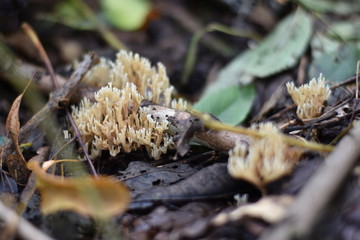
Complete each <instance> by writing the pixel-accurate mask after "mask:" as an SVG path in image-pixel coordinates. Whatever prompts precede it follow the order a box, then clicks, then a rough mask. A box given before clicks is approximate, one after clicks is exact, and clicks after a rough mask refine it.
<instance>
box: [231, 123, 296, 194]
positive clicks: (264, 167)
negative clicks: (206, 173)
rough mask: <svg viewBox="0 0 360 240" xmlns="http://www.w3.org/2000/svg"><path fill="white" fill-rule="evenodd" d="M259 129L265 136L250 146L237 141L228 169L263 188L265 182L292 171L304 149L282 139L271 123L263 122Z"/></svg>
mask: <svg viewBox="0 0 360 240" xmlns="http://www.w3.org/2000/svg"><path fill="white" fill-rule="evenodd" d="M253 128H254V127H253ZM258 130H259V131H260V132H261V133H263V134H265V136H264V137H263V138H261V139H254V140H253V141H252V142H251V144H250V146H249V147H248V146H247V145H246V144H244V143H238V144H237V145H236V146H235V147H234V148H233V149H232V150H230V151H229V163H228V171H229V173H230V175H231V176H233V177H234V178H238V179H243V180H246V181H249V182H251V183H253V184H254V185H255V186H257V187H259V188H260V189H261V190H263V188H264V186H265V185H266V184H268V183H270V182H272V181H274V180H276V179H279V178H280V177H282V176H284V175H286V174H289V173H290V172H291V170H292V169H293V168H294V166H295V164H296V162H297V161H298V160H299V159H300V156H301V154H302V151H301V150H300V149H298V148H296V147H290V146H289V145H287V144H286V143H285V142H283V140H282V138H281V133H280V131H279V130H278V129H277V127H276V126H275V125H273V124H272V123H264V124H260V125H259V126H258Z"/></svg>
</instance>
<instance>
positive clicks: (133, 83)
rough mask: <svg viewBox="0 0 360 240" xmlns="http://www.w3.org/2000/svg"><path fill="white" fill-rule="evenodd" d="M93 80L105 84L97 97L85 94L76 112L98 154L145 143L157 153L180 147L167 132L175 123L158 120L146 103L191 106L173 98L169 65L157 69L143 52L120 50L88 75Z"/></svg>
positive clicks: (90, 148) (156, 156)
mask: <svg viewBox="0 0 360 240" xmlns="http://www.w3.org/2000/svg"><path fill="white" fill-rule="evenodd" d="M86 81H87V83H91V82H92V83H94V84H96V85H97V86H99V87H100V86H102V85H106V86H103V87H102V88H101V89H100V90H99V91H98V92H96V93H95V102H91V101H90V100H89V99H88V98H84V99H83V100H82V101H81V103H80V105H79V106H78V107H73V111H72V115H73V118H74V121H75V122H76V124H77V126H78V128H79V131H80V133H81V134H82V137H83V140H84V142H85V143H86V145H87V146H86V147H87V149H88V151H89V152H90V154H91V156H92V157H96V156H98V155H100V153H101V150H109V152H110V154H111V155H112V156H115V155H117V154H118V153H119V152H131V151H135V150H139V149H141V148H145V149H146V150H147V152H148V153H149V154H150V155H151V156H152V157H153V158H154V159H159V158H160V156H161V154H163V153H166V152H167V150H168V149H169V148H170V149H171V148H174V146H175V145H174V141H173V138H172V136H171V135H170V134H169V133H167V132H166V131H167V130H168V128H169V122H168V121H167V120H166V119H163V120H162V121H157V119H153V116H151V114H148V113H147V112H145V111H144V110H143V109H142V107H141V106H140V104H141V101H142V100H149V101H151V102H154V103H156V104H160V105H162V106H166V107H173V108H177V109H180V110H183V109H185V108H186V102H185V101H183V100H175V99H172V97H171V94H172V92H173V87H172V86H171V85H170V84H169V79H168V77H167V75H166V71H165V67H164V66H163V65H162V64H158V67H157V70H156V69H155V68H153V67H151V65H150V62H149V61H148V60H147V59H145V58H142V57H140V56H139V55H138V54H133V53H127V52H125V51H120V52H119V53H118V55H117V60H116V62H111V61H108V60H105V59H103V60H101V62H100V63H99V64H98V65H97V66H95V68H94V69H92V70H91V71H90V72H89V73H88V74H87V77H86Z"/></svg>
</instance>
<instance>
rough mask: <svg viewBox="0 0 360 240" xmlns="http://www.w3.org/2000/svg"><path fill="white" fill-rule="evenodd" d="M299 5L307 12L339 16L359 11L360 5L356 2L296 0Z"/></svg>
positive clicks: (355, 0)
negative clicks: (328, 13)
mask: <svg viewBox="0 0 360 240" xmlns="http://www.w3.org/2000/svg"><path fill="white" fill-rule="evenodd" d="M298 2H299V3H300V4H302V5H303V6H304V7H306V8H307V9H309V10H312V11H315V12H322V13H327V12H331V13H336V14H340V15H347V14H350V13H356V12H359V11H360V4H359V1H358V0H346V1H343V0H338V1H329V0H316V1H314V0H298Z"/></svg>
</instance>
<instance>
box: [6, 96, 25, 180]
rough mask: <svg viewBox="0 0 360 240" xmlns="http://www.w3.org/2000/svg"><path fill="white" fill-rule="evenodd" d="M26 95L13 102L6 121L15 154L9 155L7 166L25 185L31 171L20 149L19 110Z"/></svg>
mask: <svg viewBox="0 0 360 240" xmlns="http://www.w3.org/2000/svg"><path fill="white" fill-rule="evenodd" d="M23 95H24V93H21V94H20V95H19V96H18V97H17V98H16V99H15V101H14V102H13V104H12V106H11V108H10V112H9V114H8V117H7V119H6V132H7V135H8V136H9V135H10V136H11V139H12V141H13V146H14V148H15V153H14V154H12V155H8V156H6V157H7V166H8V168H9V173H10V175H11V176H12V177H13V178H14V179H15V181H16V182H17V183H19V184H25V183H26V181H27V179H28V177H29V175H30V171H29V170H28V168H27V165H26V161H25V158H24V156H23V154H22V152H21V150H20V147H19V131H20V120H19V109H20V103H21V100H22V97H23Z"/></svg>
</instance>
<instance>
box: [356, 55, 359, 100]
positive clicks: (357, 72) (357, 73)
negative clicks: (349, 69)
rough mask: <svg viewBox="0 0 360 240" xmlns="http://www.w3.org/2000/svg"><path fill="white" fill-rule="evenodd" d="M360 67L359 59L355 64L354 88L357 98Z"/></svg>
mask: <svg viewBox="0 0 360 240" xmlns="http://www.w3.org/2000/svg"><path fill="white" fill-rule="evenodd" d="M359 68H360V61H357V64H356V90H355V98H356V99H358V98H359V70H360V69H359Z"/></svg>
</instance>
